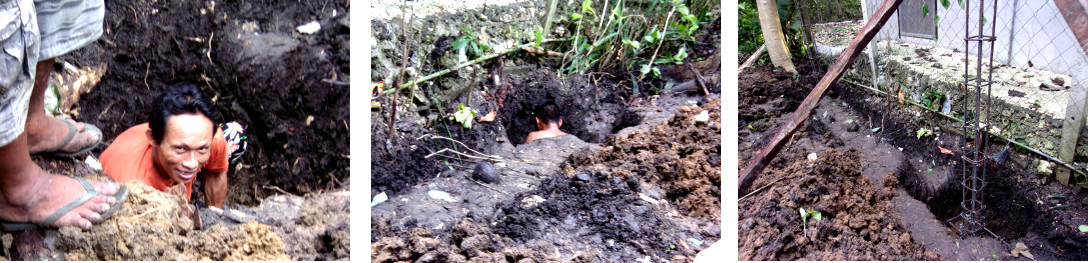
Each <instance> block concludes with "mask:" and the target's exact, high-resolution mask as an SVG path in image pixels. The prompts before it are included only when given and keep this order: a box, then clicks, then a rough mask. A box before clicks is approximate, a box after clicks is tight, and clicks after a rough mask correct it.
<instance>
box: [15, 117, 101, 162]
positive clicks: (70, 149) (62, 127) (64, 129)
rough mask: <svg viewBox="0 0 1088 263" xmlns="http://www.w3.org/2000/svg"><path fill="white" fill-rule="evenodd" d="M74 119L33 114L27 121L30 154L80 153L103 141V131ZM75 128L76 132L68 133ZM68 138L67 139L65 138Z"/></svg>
mask: <svg viewBox="0 0 1088 263" xmlns="http://www.w3.org/2000/svg"><path fill="white" fill-rule="evenodd" d="M87 126H88V125H86V124H84V123H82V122H76V121H74V120H72V119H67V118H57V117H53V116H52V115H49V114H31V115H30V116H28V119H27V122H26V135H27V146H28V147H29V150H30V154H40V153H48V152H56V153H78V152H80V151H86V150H88V149H89V148H88V147H93V146H96V145H97V144H98V143H99V142H101V141H102V131H100V130H98V129H97V128H92V129H89V128H88V127H87ZM72 129H75V134H74V135H73V136H72V137H71V138H69V137H68V134H69V132H71V130H72ZM66 138H67V139H68V140H67V141H65V139H66Z"/></svg>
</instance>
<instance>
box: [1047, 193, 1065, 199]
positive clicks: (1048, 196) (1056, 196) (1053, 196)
mask: <svg viewBox="0 0 1088 263" xmlns="http://www.w3.org/2000/svg"><path fill="white" fill-rule="evenodd" d="M1046 197H1047V198H1050V199H1065V195H1064V194H1049V195H1047V196H1046Z"/></svg>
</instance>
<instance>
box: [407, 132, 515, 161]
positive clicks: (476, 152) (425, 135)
mask: <svg viewBox="0 0 1088 263" xmlns="http://www.w3.org/2000/svg"><path fill="white" fill-rule="evenodd" d="M429 138H435V139H446V140H450V141H453V142H456V143H457V144H460V145H461V146H464V147H465V148H467V149H468V150H469V151H472V152H473V153H475V154H479V155H480V156H484V157H485V158H493V159H497V160H498V161H502V157H499V156H494V155H490V154H485V153H482V152H479V151H476V150H473V149H472V147H468V145H466V144H465V143H463V142H461V141H458V140H454V139H450V138H449V137H443V136H439V135H434V134H424V135H423V136H419V138H416V140H417V141H418V140H422V139H429ZM466 156H468V155H466Z"/></svg>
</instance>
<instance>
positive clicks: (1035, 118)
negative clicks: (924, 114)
mask: <svg viewBox="0 0 1088 263" xmlns="http://www.w3.org/2000/svg"><path fill="white" fill-rule="evenodd" d="M815 2H818V1H804V0H803V5H802V8H805V7H815V6H820V7H821V8H822V7H823V6H821V5H820V4H826V3H831V2H826V1H825V2H821V3H815ZM857 2H858V4H857V5H849V4H843V3H839V6H838V7H835V8H832V9H837V10H844V9H850V8H856V9H858V11H859V12H862V17H863V18H861V19H860V20H850V19H839V20H838V21H833V20H836V19H830V20H828V19H816V17H817V16H815V15H813V16H811V17H808V19H807V20H808V22H809V23H808V24H806V26H807V27H808V29H809V30H810V32H811V33H812V35H813V36H812V38H813V40H814V42H815V43H814V47H815V48H814V50H815V51H816V52H817V53H819V54H822V55H823V56H824V58H825V59H827V61H833V60H834V59H835V58H837V57H838V55H839V54H840V53H841V52H842V51H843V50H844V49H845V47H846V46H847V45H848V44H849V43H850V41H851V40H852V39H853V37H854V36H855V35H856V34H857V33H858V31H859V30H860V29H861V27H862V26H864V24H865V22H866V21H867V20H868V19H869V18H871V17H872V16H873V13H874V12H875V10H876V9H877V8H878V7H879V6H880V5H881V4H882V3H883V0H858V1H857ZM949 2H950V5H948V6H944V5H943V4H942V1H939V0H904V2H903V3H902V4H901V6H900V7H899V9H898V10H897V12H896V14H893V15H892V17H891V18H890V19H889V20H888V22H887V23H886V24H885V25H884V27H883V28H881V30H880V31H879V33H878V34H877V36H876V37H874V39H873V41H872V42H871V44H870V45H869V46H868V49H867V52H865V53H862V55H860V56H858V58H856V59H855V61H854V64H853V67H852V68H851V69H850V70H849V71H848V72H847V74H846V75H844V76H843V78H842V79H843V81H845V82H854V83H856V84H859V85H863V86H867V87H869V88H871V89H874V90H879V91H880V92H883V93H884V94H885V96H898V95H899V93H900V92H901V93H902V96H903V97H904V99H907V100H912V101H914V102H918V103H917V104H921V105H924V107H927V108H929V109H930V110H932V111H935V112H939V113H942V114H943V115H946V116H948V117H952V118H951V119H957V118H958V119H960V120H962V119H969V120H972V119H975V118H976V117H977V118H978V119H979V120H980V121H981V122H983V123H984V124H983V125H984V126H985V127H987V129H988V130H989V131H990V132H991V133H993V134H996V135H998V136H1000V137H1002V139H1008V140H1012V141H1014V142H1015V143H1017V144H1019V145H1022V146H1024V147H1021V149H1022V150H1028V151H1032V150H1033V151H1037V152H1038V153H1041V154H1042V155H1044V156H1047V157H1050V159H1052V160H1055V161H1057V159H1062V160H1065V161H1066V162H1068V163H1071V164H1072V163H1074V162H1073V161H1074V160H1075V161H1076V162H1078V163H1084V162H1085V161H1088V143H1085V141H1086V140H1085V139H1088V129H1082V128H1081V127H1082V126H1083V124H1084V121H1083V118H1082V117H1084V116H1085V98H1086V96H1088V85H1086V83H1088V55H1086V54H1085V52H1084V50H1083V49H1081V48H1080V46H1079V44H1078V41H1077V39H1076V37H1075V36H1074V34H1073V32H1072V31H1071V30H1070V28H1069V26H1068V24H1067V22H1066V20H1065V19H1064V18H1063V16H1062V14H1061V13H1060V10H1059V8H1058V7H1057V6H1056V5H1055V4H1054V3H1053V1H1029V0H1012V1H992V0H985V1H979V0H966V1H963V4H962V5H961V4H960V3H959V1H957V0H952V1H949ZM980 2H981V3H980ZM995 3H996V5H997V6H996V9H995V8H994V4H995ZM805 11H810V10H804V11H803V12H805ZM968 11H969V12H971V15H970V16H968V15H967V13H966V12H968ZM980 11H982V13H981V14H980V13H979V12H980ZM805 13H806V14H812V12H805ZM980 15H981V16H982V17H983V18H984V19H983V21H982V22H983V23H982V25H981V27H980V24H979V22H980V21H979V19H978V18H979V16H980ZM969 17H970V19H968V18H969ZM968 20H971V21H968ZM980 31H981V32H982V34H984V35H991V32H993V35H994V36H995V37H996V41H994V42H993V44H992V46H991V45H989V44H987V45H981V50H979V49H980V45H977V42H972V44H971V45H967V41H964V40H965V38H966V37H968V36H969V34H970V35H979V34H980V33H979V32H980ZM979 51H981V56H980V53H979ZM990 56H992V59H993V65H989V63H988V62H989V61H990ZM980 58H981V61H982V62H983V67H990V68H991V69H992V72H993V74H992V79H991V81H993V85H991V86H990V90H989V91H990V94H989V96H987V97H989V98H990V101H991V102H992V105H993V108H992V109H991V110H990V111H989V112H988V113H989V116H987V112H974V110H973V109H974V100H973V97H972V98H970V99H969V98H968V97H970V96H969V95H973V93H974V89H967V90H965V89H964V88H963V87H962V86H961V85H960V84H961V83H963V82H964V78H965V71H967V70H968V68H965V66H966V65H967V63H966V62H967V61H965V60H969V61H970V63H971V65H972V66H971V67H970V68H969V69H970V71H971V75H974V70H975V69H974V65H975V63H976V62H977V61H978V60H979V59H980ZM870 61H875V63H870ZM983 77H984V78H985V77H988V75H987V74H984V75H983ZM983 92H984V96H985V90H984V91H983ZM874 96H877V95H874ZM963 104H967V105H969V107H967V108H968V109H969V110H966V112H965V110H963V108H964V107H963ZM957 130H958V129H957ZM1078 138H1079V139H1080V140H1076V139H1078ZM1044 159H1046V158H1044ZM1055 163H1058V162H1055ZM1031 165H1033V166H1032V167H1033V168H1034V165H1035V164H1031ZM1074 165H1075V164H1074ZM1075 166H1077V165H1075ZM1078 167H1079V166H1078ZM1059 172H1060V170H1059ZM1078 181H1084V180H1077V181H1074V180H1070V182H1078Z"/></svg>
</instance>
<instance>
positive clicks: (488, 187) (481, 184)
mask: <svg viewBox="0 0 1088 263" xmlns="http://www.w3.org/2000/svg"><path fill="white" fill-rule="evenodd" d="M465 179H468V180H469V181H472V182H473V183H476V184H478V185H480V186H483V187H487V189H491V190H494V191H495V192H499V193H501V194H504V195H510V194H509V193H506V192H503V191H502V190H499V189H497V188H494V187H491V186H490V185H486V184H484V183H481V182H479V181H476V180H473V179H472V178H469V177H468V176H465Z"/></svg>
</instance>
